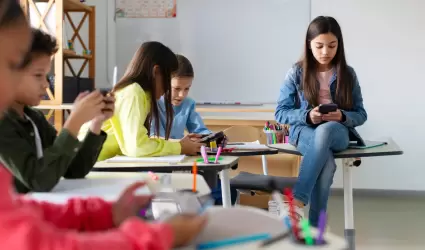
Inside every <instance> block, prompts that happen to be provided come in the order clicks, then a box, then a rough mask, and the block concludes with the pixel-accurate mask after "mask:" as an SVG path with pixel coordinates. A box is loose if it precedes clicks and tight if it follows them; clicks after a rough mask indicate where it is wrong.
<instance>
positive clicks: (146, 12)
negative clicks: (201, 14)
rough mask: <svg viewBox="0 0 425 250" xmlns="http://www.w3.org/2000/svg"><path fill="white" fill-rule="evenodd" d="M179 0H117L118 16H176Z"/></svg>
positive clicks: (116, 12) (116, 13) (116, 10)
mask: <svg viewBox="0 0 425 250" xmlns="http://www.w3.org/2000/svg"><path fill="white" fill-rule="evenodd" d="M176 1H177V0H116V7H115V15H116V17H117V18H175V17H176V15H177V13H176V7H177V4H176Z"/></svg>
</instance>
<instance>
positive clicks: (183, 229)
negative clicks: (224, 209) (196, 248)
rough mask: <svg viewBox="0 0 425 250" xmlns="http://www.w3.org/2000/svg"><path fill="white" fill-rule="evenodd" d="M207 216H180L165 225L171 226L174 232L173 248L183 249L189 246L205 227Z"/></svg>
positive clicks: (174, 217)
mask: <svg viewBox="0 0 425 250" xmlns="http://www.w3.org/2000/svg"><path fill="white" fill-rule="evenodd" d="M206 222H207V217H206V216H199V215H187V214H179V215H176V216H173V217H171V218H170V219H168V220H167V221H166V222H165V223H166V224H168V225H170V226H171V228H172V230H173V232H174V243H173V247H174V248H176V247H182V246H185V245H187V244H189V243H190V242H191V241H192V240H193V239H194V238H195V237H196V236H197V235H198V234H199V233H200V232H201V231H202V229H203V228H204V227H205V224H206Z"/></svg>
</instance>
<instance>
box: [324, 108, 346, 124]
mask: <svg viewBox="0 0 425 250" xmlns="http://www.w3.org/2000/svg"><path fill="white" fill-rule="evenodd" d="M322 119H323V120H324V121H328V122H331V121H334V122H341V121H342V112H341V110H339V109H338V110H337V111H335V112H329V113H327V114H323V115H322Z"/></svg>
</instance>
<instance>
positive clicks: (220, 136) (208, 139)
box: [199, 131, 224, 143]
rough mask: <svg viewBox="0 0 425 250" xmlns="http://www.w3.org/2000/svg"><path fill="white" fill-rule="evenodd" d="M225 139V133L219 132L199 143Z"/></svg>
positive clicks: (206, 136) (202, 139) (207, 136)
mask: <svg viewBox="0 0 425 250" xmlns="http://www.w3.org/2000/svg"><path fill="white" fill-rule="evenodd" d="M223 138H224V133H223V131H220V132H217V133H213V134H209V135H205V136H203V137H202V138H201V140H200V141H199V142H201V143H209V142H211V141H221V140H222V139H223Z"/></svg>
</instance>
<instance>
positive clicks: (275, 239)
mask: <svg viewBox="0 0 425 250" xmlns="http://www.w3.org/2000/svg"><path fill="white" fill-rule="evenodd" d="M290 232H291V231H286V232H284V233H282V234H279V235H277V236H275V237H273V238H270V239H267V240H265V241H263V243H261V246H262V247H266V246H270V245H272V244H274V243H276V242H278V241H280V240H284V239H286V238H287V237H288V236H289V235H291V233H290Z"/></svg>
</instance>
